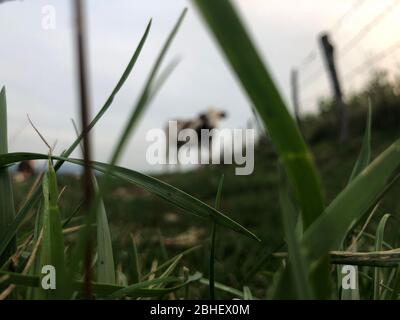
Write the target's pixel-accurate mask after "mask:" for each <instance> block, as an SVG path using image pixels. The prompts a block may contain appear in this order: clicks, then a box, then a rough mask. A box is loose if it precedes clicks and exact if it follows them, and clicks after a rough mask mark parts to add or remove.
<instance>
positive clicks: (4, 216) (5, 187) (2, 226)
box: [0, 87, 16, 266]
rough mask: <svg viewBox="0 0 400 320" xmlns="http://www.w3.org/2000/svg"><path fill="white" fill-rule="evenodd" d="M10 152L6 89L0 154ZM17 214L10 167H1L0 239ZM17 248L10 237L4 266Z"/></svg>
mask: <svg viewBox="0 0 400 320" xmlns="http://www.w3.org/2000/svg"><path fill="white" fill-rule="evenodd" d="M7 152H8V135H7V102H6V89H5V88H4V87H3V88H2V89H1V91H0V154H5V153H7ZM14 216H15V208H14V196H13V190H12V185H11V177H10V173H9V169H8V168H0V239H2V238H3V237H4V236H5V235H6V234H7V231H8V229H9V228H10V226H11V225H12V222H13V220H14ZM15 249H16V240H15V238H12V239H10V241H9V243H7V247H6V248H5V251H4V252H3V251H1V252H0V266H2V265H3V264H4V263H5V262H6V261H7V260H8V258H9V257H10V256H11V255H12V253H13V252H14V251H15Z"/></svg>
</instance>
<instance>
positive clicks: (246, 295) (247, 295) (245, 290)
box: [243, 286, 253, 300]
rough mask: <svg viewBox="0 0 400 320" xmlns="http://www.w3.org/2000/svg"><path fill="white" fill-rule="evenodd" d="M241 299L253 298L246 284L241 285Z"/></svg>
mask: <svg viewBox="0 0 400 320" xmlns="http://www.w3.org/2000/svg"><path fill="white" fill-rule="evenodd" d="M243 300H253V295H252V294H251V291H250V288H249V287H247V286H244V287H243Z"/></svg>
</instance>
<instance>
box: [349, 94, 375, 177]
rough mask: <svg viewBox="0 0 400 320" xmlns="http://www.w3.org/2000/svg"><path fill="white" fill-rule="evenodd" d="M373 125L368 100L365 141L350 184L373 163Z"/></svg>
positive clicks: (369, 101)
mask: <svg viewBox="0 0 400 320" xmlns="http://www.w3.org/2000/svg"><path fill="white" fill-rule="evenodd" d="M371 124H372V107H371V100H368V115H367V123H366V127H365V128H366V129H365V134H364V139H363V142H362V145H361V151H360V154H359V156H358V158H357V161H356V163H355V165H354V168H353V171H352V172H351V176H350V179H349V183H350V182H351V181H353V180H354V178H355V177H357V176H358V175H359V174H360V173H361V172H362V171H363V170H364V169H365V168H366V167H367V166H368V165H369V163H370V161H371Z"/></svg>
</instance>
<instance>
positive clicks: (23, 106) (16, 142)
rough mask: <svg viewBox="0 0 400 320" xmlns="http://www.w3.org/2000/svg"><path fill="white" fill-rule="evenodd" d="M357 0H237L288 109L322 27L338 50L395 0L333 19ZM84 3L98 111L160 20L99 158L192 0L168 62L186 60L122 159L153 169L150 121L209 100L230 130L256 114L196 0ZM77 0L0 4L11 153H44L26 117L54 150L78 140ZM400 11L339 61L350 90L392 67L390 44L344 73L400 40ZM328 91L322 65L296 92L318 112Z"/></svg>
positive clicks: (100, 133)
mask: <svg viewBox="0 0 400 320" xmlns="http://www.w3.org/2000/svg"><path fill="white" fill-rule="evenodd" d="M357 2H359V3H361V2H363V1H359V0H354V1H353V0H324V1H321V0H236V1H234V3H235V5H236V6H237V7H238V8H239V10H240V13H241V15H242V16H243V18H244V20H245V22H246V24H247V26H248V28H249V30H250V32H251V34H252V37H253V38H254V39H255V42H256V44H257V47H258V48H259V50H260V52H261V54H262V56H263V58H264V61H265V62H266V64H267V65H268V66H269V68H270V70H271V72H272V74H273V76H274V78H275V79H276V80H277V82H278V84H279V88H280V90H281V91H282V94H283V95H284V97H285V99H286V101H287V102H288V105H289V106H290V105H291V103H290V87H289V81H290V80H289V75H290V70H291V69H292V68H293V67H298V66H303V68H301V69H300V75H301V78H300V80H301V83H304V82H306V81H308V79H312V78H313V75H314V74H318V73H319V71H320V70H322V67H323V66H322V63H321V58H320V52H319V49H318V47H317V36H318V34H319V33H320V32H321V31H323V30H330V29H332V28H333V34H332V37H333V40H334V41H335V43H336V44H337V45H338V47H339V53H340V49H341V48H342V47H345V45H346V43H348V42H349V41H350V40H351V39H352V38H353V37H354V36H355V35H356V34H357V32H359V31H360V30H361V29H362V28H363V27H364V26H365V25H366V24H367V23H368V22H369V21H371V20H373V19H374V18H375V17H376V16H377V15H378V14H379V13H380V12H382V11H383V10H385V8H386V7H387V6H388V5H390V4H391V3H394V2H399V1H396V0H379V1H377V0H366V1H364V4H362V5H360V6H359V7H357V8H356V9H355V10H354V11H353V12H354V13H353V14H351V15H349V16H348V17H347V18H346V19H344V20H342V23H341V24H340V25H339V24H337V21H338V19H339V18H340V17H341V16H343V14H345V13H346V12H347V11H348V10H349V9H350V8H351V7H352V6H354V4H356V3H357ZM46 5H52V6H53V7H54V8H55V10H56V28H55V29H54V30H45V29H43V28H42V19H43V13H42V9H43V7H44V6H46ZM88 6H89V10H88V12H89V32H90V44H89V45H90V81H91V95H92V113H93V114H94V112H95V111H97V110H98V109H99V108H100V107H101V106H102V104H103V103H104V101H105V100H106V98H107V97H108V95H109V94H110V92H111V90H112V88H113V87H114V85H115V84H116V81H117V80H118V79H119V77H120V75H121V73H122V71H123V69H124V68H125V66H126V64H127V62H128V61H129V59H130V57H131V55H132V53H133V51H134V49H135V48H136V45H137V43H138V41H139V39H140V37H141V36H142V34H143V32H144V29H145V27H146V24H147V22H148V21H149V19H150V18H153V26H152V29H151V31H150V35H149V38H148V41H147V42H146V44H145V47H144V50H143V52H142V54H141V56H140V59H139V61H138V63H137V65H136V66H135V69H134V70H133V73H132V75H131V77H130V78H129V80H128V81H127V83H126V84H125V86H124V88H123V89H122V90H121V92H120V94H119V95H118V97H117V99H116V100H115V101H114V104H113V106H112V108H111V109H110V110H109V112H108V113H107V114H106V116H105V117H104V118H103V119H102V120H101V122H100V123H99V125H98V126H97V128H96V130H95V131H94V137H95V148H94V149H95V157H96V160H99V161H107V160H108V159H109V156H110V153H111V151H112V146H113V144H114V142H115V141H116V139H117V137H118V136H119V134H120V132H121V128H122V126H123V125H124V124H125V121H126V119H127V115H128V114H129V113H130V110H131V108H132V106H133V104H134V102H135V101H136V99H137V96H138V93H139V92H140V90H141V89H142V87H143V83H144V81H145V79H146V77H147V74H148V72H149V70H150V68H151V66H152V64H153V62H154V59H155V57H156V55H157V54H158V52H159V49H160V47H161V46H162V43H163V41H164V40H165V38H166V37H167V35H168V33H169V31H170V29H171V28H172V26H173V24H174V23H175V21H176V19H177V17H178V16H179V14H180V12H181V10H182V9H183V8H184V7H185V6H187V7H188V8H189V12H188V15H187V17H186V19H185V21H184V23H183V25H182V27H181V29H180V31H179V34H178V36H177V37H176V39H175V41H174V43H173V45H172V47H171V50H170V51H169V54H168V56H167V59H166V62H168V61H171V60H172V59H174V58H175V57H179V58H180V59H181V63H180V64H179V66H178V68H177V69H176V70H175V71H174V73H173V74H172V76H171V77H170V78H169V80H168V82H167V83H166V84H165V86H164V87H163V88H162V90H161V91H160V93H159V94H158V95H157V97H156V99H155V100H154V101H153V103H152V104H151V106H150V107H149V109H148V110H147V112H146V113H145V115H144V117H143V118H142V120H141V122H140V125H139V127H138V128H137V130H136V131H135V133H134V136H133V137H132V139H131V141H130V143H129V147H128V148H127V151H126V152H125V155H124V157H123V159H122V161H121V164H122V165H125V166H128V167H130V168H133V169H136V170H145V171H152V170H153V169H155V168H151V167H149V165H148V164H147V163H146V161H145V156H144V154H145V150H146V147H147V146H148V143H147V142H146V141H145V139H144V137H145V134H146V132H147V130H149V129H152V128H164V127H165V125H166V123H167V121H168V120H169V119H175V118H190V117H193V116H195V115H196V114H198V113H199V112H201V111H203V110H205V109H207V108H208V107H209V106H215V107H216V108H218V109H222V110H226V111H227V112H228V115H229V117H228V119H227V120H226V121H224V122H223V123H222V125H223V127H229V128H239V127H245V126H246V123H247V121H248V120H249V119H251V112H250V107H249V102H248V100H247V98H246V97H245V95H244V94H243V92H242V90H241V88H240V86H239V85H238V83H237V81H236V80H235V77H234V76H233V75H232V74H231V72H230V69H229V67H228V66H227V65H226V63H225V62H224V60H223V57H222V56H221V54H220V52H219V50H218V48H217V46H216V45H215V43H214V42H213V40H212V38H211V37H210V34H209V33H208V31H207V29H206V28H205V26H204V25H203V24H202V21H201V19H200V17H199V15H198V13H197V12H196V10H195V8H194V7H193V6H192V5H191V2H190V1H188V0H147V1H140V0H113V1H111V0H91V1H88ZM70 7H71V1H69V0H53V1H49V0H47V1H42V0H25V1H16V2H14V1H11V2H6V3H4V4H1V5H0V39H1V47H0V48H1V49H0V86H2V85H5V86H6V88H7V96H8V97H7V98H8V109H9V140H10V146H9V149H10V151H35V152H46V147H45V146H44V144H43V143H42V142H41V141H40V139H39V138H38V136H37V135H36V134H35V133H34V131H33V129H32V128H31V127H30V126H28V121H27V119H26V114H29V115H30V117H31V118H32V120H33V122H34V123H35V124H36V126H37V127H38V128H39V129H40V131H41V132H42V133H43V135H44V136H45V137H47V139H48V140H49V141H50V142H53V141H55V140H57V141H58V144H57V149H56V151H57V152H61V151H62V150H63V149H64V148H66V147H68V146H69V144H70V143H71V142H72V141H73V139H74V137H75V135H74V130H73V128H72V125H71V122H70V119H71V118H75V119H79V117H78V107H77V96H76V93H77V90H76V89H77V88H76V85H75V83H76V82H75V79H76V78H75V77H76V75H75V71H76V70H75V64H74V61H75V60H74V51H73V38H72V29H71V21H72V17H71V8H70ZM399 18H400V6H398V7H394V9H393V10H392V11H391V13H390V14H387V15H385V18H384V19H382V21H380V22H379V23H376V25H375V26H374V28H373V29H372V31H371V32H369V33H368V35H367V36H365V37H363V39H362V41H360V42H359V43H358V44H357V46H356V47H355V48H354V49H352V50H350V51H349V52H348V53H346V54H345V55H344V56H343V57H341V58H340V59H339V72H340V74H341V76H342V78H343V80H344V86H345V92H346V93H347V92H349V91H351V90H354V89H355V88H357V86H359V85H360V84H361V83H362V82H363V81H364V80H365V79H366V76H367V75H368V71H370V70H371V69H372V67H390V68H392V69H393V68H395V67H397V64H398V54H397V55H396V53H398V52H394V54H393V55H391V56H389V57H388V58H387V59H384V60H382V61H381V62H380V63H378V64H376V65H373V66H369V68H368V69H367V70H365V68H364V69H363V70H362V71H363V72H362V73H360V74H353V75H352V76H351V77H350V76H347V74H348V73H349V72H350V71H351V70H352V69H353V68H354V67H356V66H357V65H360V64H361V63H363V62H364V61H366V60H367V59H368V58H369V57H372V56H373V55H374V54H376V53H378V52H380V51H381V50H383V49H385V48H387V47H389V46H390V45H393V44H394V43H396V42H398V41H399V40H400V38H396V36H397V35H398V30H399V27H400V19H399ZM399 51H400V50H399ZM310 53H313V55H314V56H315V59H311V60H312V62H311V63H308V64H307V63H306V62H307V61H311V60H310V59H309V60H304V59H305V58H306V57H307V56H308V55H309V54H310ZM313 55H311V57H312V56H313ZM329 92H330V91H329V85H328V82H327V79H326V75H325V74H324V73H321V76H320V77H317V78H316V80H315V81H314V82H312V83H311V84H310V85H308V86H307V87H304V88H302V89H301V95H302V102H303V103H302V109H303V111H304V112H315V111H316V110H317V109H316V104H315V101H316V99H317V97H318V96H320V95H326V94H329ZM75 155H79V154H78V153H76V154H75Z"/></svg>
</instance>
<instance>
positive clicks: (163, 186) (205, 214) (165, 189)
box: [0, 152, 260, 241]
mask: <svg viewBox="0 0 400 320" xmlns="http://www.w3.org/2000/svg"><path fill="white" fill-rule="evenodd" d="M47 157H48V156H47V155H44V154H39V153H25V152H24V153H8V154H6V155H0V167H1V166H6V165H9V164H12V163H16V162H19V161H22V160H23V159H32V160H34V159H46V158H47ZM53 158H54V159H62V160H63V161H68V162H70V163H74V164H77V165H83V161H82V160H79V159H68V158H64V157H55V156H53ZM109 167H110V165H109V164H106V163H101V162H94V161H92V168H93V169H95V170H97V171H99V172H102V173H106V172H111V176H112V177H115V178H118V179H121V180H124V181H126V182H130V183H133V184H135V185H137V186H139V187H141V188H143V189H145V190H147V191H149V192H151V193H153V194H155V195H157V196H159V197H160V198H162V199H164V200H166V201H167V202H169V203H172V204H173V205H175V206H177V207H178V208H181V209H183V210H184V211H185V212H187V213H190V214H193V215H195V216H198V217H200V218H204V219H210V218H213V219H214V220H215V221H216V223H217V224H219V225H221V226H224V227H226V228H228V229H231V230H233V231H236V232H238V233H240V234H243V235H245V236H247V237H248V238H250V239H254V240H257V241H260V239H259V238H258V237H257V236H256V235H255V234H253V233H252V232H251V231H249V230H248V229H246V228H245V227H243V226H242V225H240V224H239V223H237V222H236V221H234V220H232V219H231V218H229V217H228V216H226V215H224V214H223V213H221V212H220V211H218V210H216V209H215V208H213V207H211V206H209V205H208V204H206V203H204V202H202V201H200V200H199V199H197V198H195V197H192V196H191V195H189V194H187V193H186V192H184V191H182V190H179V189H177V188H175V187H173V186H171V185H169V184H167V183H165V182H163V181H161V180H158V179H156V178H153V177H150V176H147V175H145V174H142V173H139V172H136V171H134V170H129V169H126V168H122V167H118V166H112V167H113V168H109Z"/></svg>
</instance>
